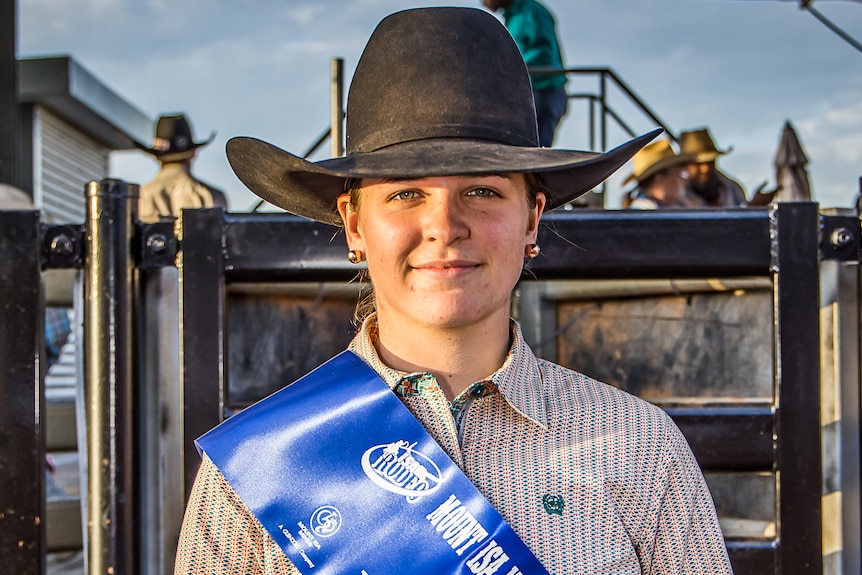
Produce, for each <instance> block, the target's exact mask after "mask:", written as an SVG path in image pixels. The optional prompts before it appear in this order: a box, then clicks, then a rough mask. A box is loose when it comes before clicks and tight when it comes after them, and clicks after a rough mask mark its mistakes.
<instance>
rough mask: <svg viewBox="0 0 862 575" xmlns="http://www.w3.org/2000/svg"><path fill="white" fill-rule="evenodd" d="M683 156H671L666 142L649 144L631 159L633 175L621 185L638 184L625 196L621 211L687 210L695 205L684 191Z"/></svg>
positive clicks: (684, 161) (674, 154) (668, 142)
mask: <svg viewBox="0 0 862 575" xmlns="http://www.w3.org/2000/svg"><path fill="white" fill-rule="evenodd" d="M686 163H687V158H686V157H685V156H680V155H678V154H677V153H676V152H674V150H673V148H672V147H671V145H670V141H668V140H664V139H663V140H658V141H655V142H650V143H649V144H647V145H646V146H644V147H643V148H641V150H640V151H638V153H637V154H635V155H634V157H633V158H632V173H631V174H629V175H628V176H627V177H626V179H625V180H623V185H626V184H629V183H631V182H637V187H636V188H635V189H633V190H632V191H630V192H628V193H627V194H626V197H625V200H627V201H624V205H623V207H627V208H631V209H636V210H655V209H658V208H686V207H694V206H696V205H698V203H699V202H698V201H697V200H695V199H694V198H690V197H689V194H688V192H686V190H685V185H686V180H685V177H684V169H685V165H686Z"/></svg>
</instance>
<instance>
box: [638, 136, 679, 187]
mask: <svg viewBox="0 0 862 575" xmlns="http://www.w3.org/2000/svg"><path fill="white" fill-rule="evenodd" d="M677 157H678V156H677V155H676V152H674V151H673V148H671V147H670V142H668V141H667V140H659V141H658V142H652V143H649V144H647V145H646V146H644V147H643V148H641V149H640V151H639V152H638V153H637V154H635V155H634V157H633V158H632V176H633V177H635V178H640V177H641V175H642V174H643V173H644V172H646V171H647V170H648V169H649V168H651V167H652V166H653V165H655V164H657V163H658V162H660V161H662V160H666V161H667V160H671V159H675V158H677Z"/></svg>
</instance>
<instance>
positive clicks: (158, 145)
mask: <svg viewBox="0 0 862 575" xmlns="http://www.w3.org/2000/svg"><path fill="white" fill-rule="evenodd" d="M213 138H215V132H212V133H211V134H210V136H209V138H207V139H206V140H204V141H203V142H195V141H194V138H193V137H192V126H191V124H190V123H189V121H188V120H187V119H186V117H185V115H183V114H171V115H164V116H159V119H158V121H157V122H156V139H155V142H154V143H153V147H152V148H149V147H147V146H145V145H143V144H141V143H139V142H135V146H137V147H138V148H139V149H141V150H143V151H145V152H146V153H148V154H151V155H153V156H155V157H156V158H157V159H158V160H159V161H160V162H179V161H182V160H185V159H186V158H191V157H192V156H194V155H195V151H196V150H197V149H198V148H201V147H203V146H206V145H207V144H209V143H210V142H212V141H213Z"/></svg>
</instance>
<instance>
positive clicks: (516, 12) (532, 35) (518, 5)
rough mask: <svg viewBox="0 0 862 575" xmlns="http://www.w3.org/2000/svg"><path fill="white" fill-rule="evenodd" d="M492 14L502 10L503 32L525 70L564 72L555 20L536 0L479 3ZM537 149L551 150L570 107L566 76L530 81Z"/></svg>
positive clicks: (550, 76) (552, 76)
mask: <svg viewBox="0 0 862 575" xmlns="http://www.w3.org/2000/svg"><path fill="white" fill-rule="evenodd" d="M482 4H483V5H484V6H485V8H487V9H488V10H490V11H491V12H499V11H500V10H503V20H504V21H505V23H506V29H507V30H509V33H510V34H511V35H512V38H513V39H514V40H515V44H517V46H518V50H520V51H521V56H523V57H524V62H526V64H527V66H537V67H546V68H559V69H560V70H562V69H563V57H562V53H561V50H560V42H559V40H558V38H557V27H556V23H555V22H554V16H553V14H551V12H550V10H548V9H547V8H546V7H545V6H544V5H543V4H541V3H539V2H537V1H536V0H482ZM530 81H531V82H532V84H533V100H534V101H535V104H536V120H537V122H538V124H539V145H540V146H544V147H546V148H550V147H551V145H552V144H553V143H554V133H555V132H556V131H557V126H558V125H559V123H560V120H561V119H562V118H563V116H565V115H566V110H567V109H568V106H569V97H568V96H567V95H566V75H565V74H552V75H548V74H536V75H533V76H531V77H530Z"/></svg>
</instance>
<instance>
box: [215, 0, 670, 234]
mask: <svg viewBox="0 0 862 575" xmlns="http://www.w3.org/2000/svg"><path fill="white" fill-rule="evenodd" d="M346 132H347V146H346V147H347V153H346V155H345V156H343V157H339V158H332V159H329V160H323V161H319V162H309V161H307V160H305V159H303V158H301V157H299V156H296V155H294V154H291V153H289V152H286V151H284V150H282V149H280V148H277V147H276V146H273V145H272V144H269V143H267V142H263V141H261V140H257V139H254V138H248V137H237V138H232V139H231V140H230V141H228V143H227V157H228V161H229V162H230V164H231V167H232V168H233V170H234V172H235V173H236V175H237V177H239V179H240V180H241V181H242V182H243V183H244V184H245V185H246V186H247V187H248V188H249V189H250V190H251V191H252V192H254V193H255V194H257V195H258V196H260V197H261V198H263V199H264V200H266V201H268V202H270V203H271V204H274V205H276V206H278V207H281V208H283V209H285V210H287V211H288V212H291V213H293V214H297V215H300V216H305V217H307V218H311V219H313V220H317V221H321V222H325V223H329V224H335V225H340V224H341V219H340V218H339V216H338V214H337V212H336V209H335V201H336V199H337V198H338V196H339V195H340V194H342V193H343V192H344V191H345V190H344V186H345V182H346V181H347V180H348V179H350V178H374V177H378V178H420V177H425V176H440V175H466V174H500V173H518V172H537V173H540V174H541V176H542V179H543V181H544V183H545V186H546V188H547V209H553V208H556V207H559V206H562V205H564V204H566V203H568V202H570V201H572V200H574V199H575V198H577V197H579V196H581V195H583V194H585V193H587V192H589V191H590V190H592V189H593V188H594V187H595V186H597V185H598V184H600V183H601V182H602V181H603V180H604V179H605V178H607V177H608V176H609V175H611V174H612V173H613V172H614V171H616V170H617V169H618V168H619V167H620V166H622V165H623V164H625V163H626V162H627V161H628V160H629V158H631V157H632V156H633V155H634V154H635V152H637V151H638V150H639V149H640V148H641V147H642V146H643V145H645V144H646V143H647V142H649V141H650V140H652V139H653V138H654V137H655V136H657V135H658V134H659V132H660V130H655V131H653V132H650V133H648V134H645V135H643V136H640V137H639V138H635V139H633V140H630V141H628V142H626V143H624V144H622V145H621V146H619V147H617V148H615V149H613V150H611V151H609V152H606V153H595V152H583V151H573V150H561V149H552V148H541V147H539V144H538V130H537V127H536V112H535V108H534V106H533V97H532V89H531V86H530V77H529V75H528V73H527V68H526V65H525V64H524V61H523V59H522V57H521V54H520V52H519V51H518V48H517V46H516V45H515V42H514V41H513V40H512V37H511V36H510V34H509V33H508V32H507V31H506V29H505V27H504V26H503V24H502V23H501V22H500V21H499V20H497V19H496V18H495V17H494V16H492V15H491V14H489V13H487V12H485V11H483V10H479V9H476V8H418V9H412V10H404V11H401V12H396V13H394V14H392V15H390V16H387V17H386V18H384V19H383V20H382V21H381V22H380V23H379V24H378V26H377V28H376V29H375V30H374V32H373V33H372V35H371V38H370V39H369V40H368V44H367V45H366V47H365V50H364V51H363V53H362V56H361V57H360V60H359V63H358V64H357V67H356V72H355V74H354V76H353V81H352V83H351V85H350V89H349V92H348V98H347V130H346Z"/></svg>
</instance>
